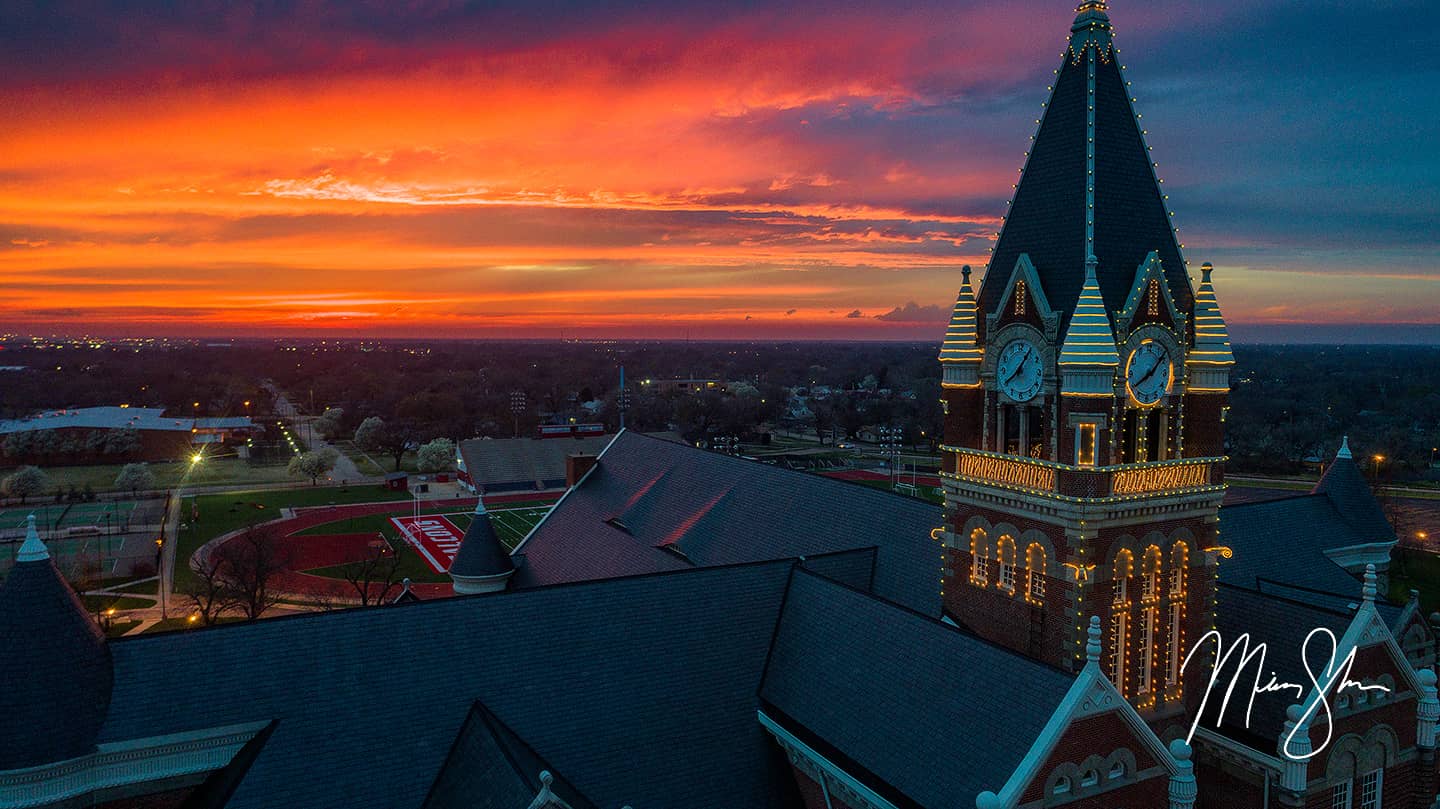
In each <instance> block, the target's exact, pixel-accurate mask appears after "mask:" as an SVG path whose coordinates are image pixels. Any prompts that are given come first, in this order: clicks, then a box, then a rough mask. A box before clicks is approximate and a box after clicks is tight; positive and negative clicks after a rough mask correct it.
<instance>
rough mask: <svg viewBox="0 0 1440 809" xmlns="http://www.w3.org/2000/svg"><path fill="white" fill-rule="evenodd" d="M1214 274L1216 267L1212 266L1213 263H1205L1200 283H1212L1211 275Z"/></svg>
mask: <svg viewBox="0 0 1440 809" xmlns="http://www.w3.org/2000/svg"><path fill="white" fill-rule="evenodd" d="M1212 272H1215V265H1214V264H1211V263H1210V262H1208V261H1207V262H1205V263H1204V264H1201V265H1200V281H1201V283H1205V284H1208V283H1210V273H1212Z"/></svg>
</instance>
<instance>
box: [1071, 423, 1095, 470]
mask: <svg viewBox="0 0 1440 809" xmlns="http://www.w3.org/2000/svg"><path fill="white" fill-rule="evenodd" d="M1099 434H1100V430H1099V428H1098V427H1097V426H1096V425H1095V424H1094V423H1093V422H1082V423H1081V424H1080V425H1078V426H1077V427H1076V428H1075V465H1076V466H1094V465H1095V448H1096V446H1097V445H1098V444H1099Z"/></svg>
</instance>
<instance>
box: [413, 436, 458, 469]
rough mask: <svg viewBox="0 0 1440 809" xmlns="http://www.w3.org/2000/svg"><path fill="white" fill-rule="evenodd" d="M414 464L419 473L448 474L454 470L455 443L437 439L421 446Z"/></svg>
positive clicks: (446, 439)
mask: <svg viewBox="0 0 1440 809" xmlns="http://www.w3.org/2000/svg"><path fill="white" fill-rule="evenodd" d="M416 463H417V464H418V466H419V469H420V471H421V472H449V471H450V470H451V469H454V468H455V442H454V441H451V440H450V439H448V438H437V439H435V440H434V441H431V442H430V443H428V444H424V445H422V446H421V447H420V451H419V453H418V458H417V460H416Z"/></svg>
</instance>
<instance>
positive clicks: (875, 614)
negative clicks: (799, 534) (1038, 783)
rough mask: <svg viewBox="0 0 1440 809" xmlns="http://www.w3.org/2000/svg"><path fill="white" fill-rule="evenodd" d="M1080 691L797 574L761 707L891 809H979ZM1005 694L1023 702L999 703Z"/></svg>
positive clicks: (955, 634)
mask: <svg viewBox="0 0 1440 809" xmlns="http://www.w3.org/2000/svg"><path fill="white" fill-rule="evenodd" d="M1073 683H1074V675H1072V674H1067V673H1065V672H1062V671H1059V670H1058V669H1052V668H1049V667H1047V666H1045V665H1043V664H1041V663H1038V662H1036V661H1033V660H1030V659H1029V658H1026V657H1023V656H1021V655H1017V654H1015V653H1013V652H1010V651H1008V650H1005V649H1002V648H1000V647H998V646H994V645H991V644H989V643H987V642H986V641H983V640H980V639H978V638H976V637H974V636H972V635H969V634H966V633H964V632H962V631H961V630H959V629H957V628H955V627H952V626H949V625H947V624H944V623H941V622H939V621H935V620H932V619H930V618H927V617H925V616H922V615H918V614H916V613H913V612H910V611H907V610H901V609H896V608H895V607H894V606H892V605H890V604H886V603H884V602H883V601H881V600H880V599H877V598H874V597H872V596H870V595H867V594H865V593H861V592H858V591H855V590H850V589H848V588H844V587H841V586H839V585H836V584H834V583H831V582H828V581H825V580H824V579H822V578H820V577H819V576H817V575H815V574H813V573H810V572H807V571H805V570H803V569H797V570H796V571H795V573H794V578H793V581H792V582H791V585H790V591H789V594H788V595H787V597H786V599H785V608H784V611H783V613H782V615H781V618H780V626H779V629H778V630H777V631H776V636H775V646H774V650H773V651H772V652H771V658H770V662H769V664H768V666H767V667H766V671H765V681H764V683H763V685H762V686H761V689H760V697H761V699H762V700H763V701H764V703H765V707H764V710H765V711H766V713H767V715H769V716H770V717H771V718H772V719H775V720H776V721H778V722H780V723H781V724H782V725H784V726H786V728H787V729H788V730H791V731H792V732H794V733H796V735H797V736H799V737H800V738H801V740H802V741H805V742H806V743H807V744H810V745H811V746H812V747H815V748H816V749H817V750H819V751H820V752H821V753H822V754H825V753H829V755H831V756H834V757H835V759H833V760H836V761H837V764H840V766H842V767H844V768H845V769H846V770H847V771H848V772H850V773H851V774H852V775H856V776H857V777H862V780H866V782H867V786H870V787H871V788H872V789H874V790H875V791H876V792H878V793H880V794H881V795H882V796H885V797H887V798H888V799H891V800H892V802H896V803H897V804H899V805H902V806H913V805H920V806H929V807H939V806H973V805H974V804H975V795H976V794H978V793H979V792H981V791H983V790H987V789H988V790H995V791H998V790H999V789H1000V787H1002V786H1003V785H1004V782H1005V781H1006V780H1007V779H1008V778H1009V777H1010V775H1011V773H1012V772H1014V770H1015V769H1016V767H1018V766H1019V764H1020V762H1021V761H1022V760H1023V759H1024V757H1025V754H1026V752H1027V751H1028V750H1029V749H1030V747H1031V745H1032V744H1034V742H1035V740H1036V738H1037V737H1038V736H1039V735H1040V731H1041V729H1042V728H1044V726H1045V723H1046V722H1047V721H1049V719H1050V716H1051V714H1052V713H1053V712H1054V710H1055V708H1056V706H1058V705H1059V704H1060V702H1061V700H1062V699H1064V697H1065V694H1066V692H1067V691H1069V689H1070V686H1071V685H1072V684H1073ZM997 688H999V689H1003V691H1004V692H1005V693H1007V694H1011V695H1015V696H1017V697H1020V698H1014V699H1005V700H1003V701H997V700H993V699H992V698H991V695H992V694H994V693H995V692H996V690H997ZM1002 705H1003V708H1002V707H1000V706H1002ZM992 709H995V710H997V713H998V715H996V716H993V717H991V716H989V715H988V714H989V713H990V711H991V710H992ZM841 761H844V762H845V763H843V764H841V763H840V762H841Z"/></svg>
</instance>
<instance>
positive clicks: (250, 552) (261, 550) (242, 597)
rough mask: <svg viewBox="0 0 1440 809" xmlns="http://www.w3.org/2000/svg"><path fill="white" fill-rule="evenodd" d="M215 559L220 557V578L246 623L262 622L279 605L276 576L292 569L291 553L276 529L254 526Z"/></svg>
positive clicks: (216, 554)
mask: <svg viewBox="0 0 1440 809" xmlns="http://www.w3.org/2000/svg"><path fill="white" fill-rule="evenodd" d="M213 555H214V556H217V557H219V558H218V559H217V561H216V564H217V565H219V566H220V568H221V574H220V575H221V576H223V577H224V579H225V582H226V586H227V587H228V588H229V589H230V591H231V593H232V594H233V596H234V599H235V605H236V607H238V608H239V610H240V612H241V613H243V614H244V615H245V618H246V619H247V620H250V621H253V620H255V619H256V618H259V617H260V616H261V615H263V614H264V613H265V611H266V610H268V609H270V608H271V607H273V606H275V604H276V603H278V602H279V600H280V598H279V595H278V594H277V593H276V592H275V591H273V590H272V589H271V584H272V583H273V580H274V578H275V574H277V573H279V572H281V571H283V570H286V569H288V568H289V567H290V553H289V550H288V548H287V547H286V546H285V543H284V542H282V541H281V539H280V537H279V536H278V535H277V534H276V533H275V529H274V528H273V527H271V526H268V525H252V526H250V527H249V528H247V529H245V531H244V532H243V533H241V534H240V535H239V536H237V537H235V538H234V539H231V540H229V541H227V542H225V543H224V544H223V545H221V546H220V547H218V548H216V549H215V551H214V553H213Z"/></svg>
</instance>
